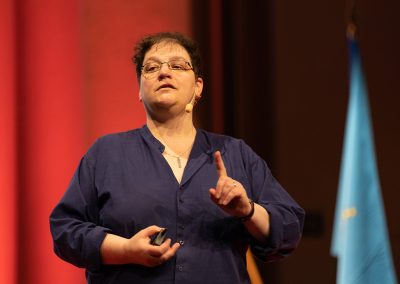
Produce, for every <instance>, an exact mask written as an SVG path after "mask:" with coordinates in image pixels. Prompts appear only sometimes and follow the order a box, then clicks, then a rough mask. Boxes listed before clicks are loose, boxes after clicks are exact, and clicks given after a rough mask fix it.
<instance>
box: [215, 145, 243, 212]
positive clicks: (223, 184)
mask: <svg viewBox="0 0 400 284" xmlns="http://www.w3.org/2000/svg"><path fill="white" fill-rule="evenodd" d="M214 159H215V166H216V170H217V173H218V177H219V178H218V181H217V184H216V186H215V188H210V191H209V192H210V197H211V200H212V201H213V202H214V203H215V204H217V205H218V206H219V207H220V208H222V209H223V210H224V211H225V212H227V213H228V214H230V215H231V216H235V217H244V216H247V215H248V214H249V213H250V211H251V205H250V203H249V198H248V197H247V193H246V190H245V189H244V187H243V185H242V184H241V183H240V182H238V181H236V180H234V179H232V178H230V177H229V176H228V173H227V171H226V168H225V165H224V161H223V160H222V156H221V153H220V152H219V151H216V152H215V153H214Z"/></svg>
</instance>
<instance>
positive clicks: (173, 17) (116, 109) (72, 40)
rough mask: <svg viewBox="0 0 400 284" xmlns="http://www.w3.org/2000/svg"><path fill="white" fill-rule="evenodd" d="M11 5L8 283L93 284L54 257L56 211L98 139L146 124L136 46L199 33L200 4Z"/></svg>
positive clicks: (4, 241)
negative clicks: (150, 38) (168, 33)
mask: <svg viewBox="0 0 400 284" xmlns="http://www.w3.org/2000/svg"><path fill="white" fill-rule="evenodd" d="M1 4H2V7H1V9H0V43H1V49H0V62H1V64H0V80H1V81H0V118H1V120H0V131H1V139H0V188H1V190H2V193H3V194H2V198H1V199H0V221H1V224H2V225H1V227H2V231H1V234H0V246H1V247H0V249H1V251H0V283H11V284H12V283H85V279H84V272H83V270H81V269H78V268H75V267H74V266H72V265H70V264H67V263H65V262H63V261H62V260H60V259H59V258H57V257H56V256H55V254H54V253H53V248H52V241H51V236H50V231H49V222H48V217H49V214H50V212H51V210H52V208H53V207H54V206H55V204H56V202H57V201H58V200H59V199H60V198H61V196H62V194H63V192H64V191H65V189H66V187H67V185H68V182H69V180H70V178H71V177H72V174H73V172H74V170H75V167H76V166H77V164H78V162H79V160H80V158H81V156H82V155H83V154H84V152H85V151H86V149H87V148H88V146H89V145H90V144H92V143H93V142H94V140H95V139H96V138H97V137H98V136H100V135H103V134H105V133H109V132H116V131H124V130H127V129H131V128H134V127H138V126H141V125H142V124H143V123H144V122H145V117H144V111H143V109H142V105H141V104H140V103H139V100H138V85H137V82H136V75H135V72H134V68H133V66H132V64H131V62H130V57H131V56H132V51H133V44H134V42H135V41H136V40H138V39H139V37H141V36H143V35H145V34H149V33H153V32H157V31H165V30H172V31H180V32H184V33H186V34H189V35H190V34H191V28H190V27H191V22H190V15H191V6H190V1H186V0H173V1H172V2H171V1H170V2H168V5H160V2H159V1H157V0H148V1H124V0H116V1H108V0H86V1H79V0H58V1H52V0H19V1H13V0H2V3H1Z"/></svg>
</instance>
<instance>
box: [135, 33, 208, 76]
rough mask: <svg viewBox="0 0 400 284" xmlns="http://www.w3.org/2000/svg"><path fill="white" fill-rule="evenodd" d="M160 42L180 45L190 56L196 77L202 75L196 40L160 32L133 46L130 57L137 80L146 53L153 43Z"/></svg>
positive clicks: (178, 34) (181, 35) (179, 34)
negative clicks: (133, 51) (134, 67)
mask: <svg viewBox="0 0 400 284" xmlns="http://www.w3.org/2000/svg"><path fill="white" fill-rule="evenodd" d="M161 42H170V43H177V44H179V45H180V46H182V47H183V48H184V49H185V50H186V51H187V53H188V54H189V56H190V61H191V64H192V67H193V71H194V74H195V75H196V78H198V77H202V76H203V72H202V66H201V56H200V51H199V49H198V47H197V44H196V42H194V41H193V40H191V39H190V38H188V37H186V36H184V35H183V34H181V33H177V32H161V33H156V34H153V35H149V36H146V37H144V38H142V39H141V40H140V41H139V42H138V43H137V44H136V46H135V55H134V56H133V57H132V61H133V63H135V65H136V75H137V78H138V80H139V82H140V77H141V75H142V65H143V60H144V57H145V55H146V53H147V52H148V51H149V50H150V49H151V48H152V47H153V45H155V44H158V43H161Z"/></svg>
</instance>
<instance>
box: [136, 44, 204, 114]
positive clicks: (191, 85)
mask: <svg viewBox="0 0 400 284" xmlns="http://www.w3.org/2000/svg"><path fill="white" fill-rule="evenodd" d="M175 59H183V60H185V61H186V62H189V64H190V66H192V63H191V61H190V56H189V54H188V53H187V51H186V50H185V49H184V48H183V47H182V46H181V45H179V44H177V43H171V42H161V43H158V44H155V45H153V46H152V48H151V49H150V50H149V51H148V52H147V53H146V55H145V57H144V60H143V65H145V64H147V63H151V62H157V63H163V62H170V61H171V60H175ZM202 88H203V81H202V79H201V78H197V79H196V77H195V74H194V72H193V70H191V69H189V70H186V71H182V70H181V71H177V70H171V69H169V67H168V64H162V65H161V69H160V70H159V71H156V72H155V73H153V74H151V76H145V75H144V74H143V73H142V76H141V80H140V93H139V96H140V98H141V99H142V100H143V103H144V105H145V109H146V112H147V113H148V114H156V113H157V111H165V110H168V111H172V112H174V113H181V112H184V110H185V106H186V104H188V103H190V101H191V100H192V98H193V97H194V96H195V97H196V99H198V98H200V96H201V91H202Z"/></svg>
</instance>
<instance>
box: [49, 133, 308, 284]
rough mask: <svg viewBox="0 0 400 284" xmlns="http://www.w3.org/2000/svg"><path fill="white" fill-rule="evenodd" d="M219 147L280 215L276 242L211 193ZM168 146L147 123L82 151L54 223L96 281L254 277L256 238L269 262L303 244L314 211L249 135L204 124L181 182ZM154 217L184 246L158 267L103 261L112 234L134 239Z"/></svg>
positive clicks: (57, 245)
mask: <svg viewBox="0 0 400 284" xmlns="http://www.w3.org/2000/svg"><path fill="white" fill-rule="evenodd" d="M217 150H219V151H221V154H222V158H223V160H224V163H225V167H226V169H227V172H228V175H229V176H230V177H231V178H233V179H235V180H237V181H239V182H240V183H242V185H243V186H244V188H245V189H246V191H247V194H248V196H249V198H251V199H252V200H254V201H255V202H256V203H258V204H259V205H261V206H263V207H264V208H265V209H266V210H267V211H268V213H269V214H270V235H269V237H268V239H267V240H266V242H263V243H259V242H257V241H256V240H255V239H254V238H253V237H252V236H251V235H250V234H249V233H248V232H247V230H246V229H245V227H244V226H243V224H242V223H241V222H240V220H238V219H237V218H235V217H232V216H229V215H228V214H227V213H225V212H224V211H223V210H221V209H220V208H219V207H218V206H216V205H215V204H214V203H213V202H212V201H211V199H210V196H209V189H210V188H211V187H215V185H216V183H217V180H218V175H217V171H216V167H215V162H214V158H213V153H214V152H215V151H217ZM163 151H164V146H163V144H162V143H160V142H159V141H158V140H157V139H156V138H155V137H154V136H153V135H152V134H151V132H150V131H149V129H148V128H147V126H144V127H142V128H140V129H135V130H132V131H128V132H123V133H117V134H111V135H107V136H104V137H102V138H100V139H98V140H97V141H96V143H94V145H93V146H92V147H91V148H90V149H89V151H88V152H87V153H86V154H85V156H84V157H83V158H82V160H81V162H80V164H79V167H78V169H77V170H76V172H75V174H74V176H73V178H72V180H71V182H70V184H69V186H68V189H67V191H66V192H65V194H64V196H63V197H62V199H61V200H60V202H59V203H58V204H57V206H56V207H55V208H54V210H53V212H52V213H51V216H50V225H51V232H52V236H53V240H54V250H55V253H56V254H57V255H58V256H59V257H61V258H62V259H64V260H66V261H68V262H70V263H72V264H74V265H76V266H78V267H83V268H86V277H87V281H88V283H119V284H124V283H182V284H183V283H184V284H191V283H193V284H195V283H199V284H200V283H201V284H204V283H208V284H212V283H250V280H249V276H248V274H247V270H246V255H245V254H246V249H247V247H248V245H250V247H251V250H252V252H253V254H255V255H256V256H257V257H259V258H260V259H262V260H264V261H270V260H276V259H280V258H282V257H284V256H287V255H288V254H290V253H291V252H292V251H293V250H294V249H295V248H296V246H297V244H298V242H299V240H300V238H301V233H302V228H303V222H304V211H303V209H302V208H301V207H300V206H299V205H298V204H297V203H296V202H295V201H294V200H293V199H292V198H291V197H290V196H289V194H288V193H287V192H286V191H285V190H284V189H283V188H282V187H281V186H280V184H279V183H278V182H277V181H276V179H275V178H274V177H273V176H272V174H271V172H270V170H269V169H268V167H267V165H266V163H265V162H264V160H262V159H261V158H260V157H259V156H257V155H256V154H255V153H254V152H253V151H252V150H251V149H250V147H249V146H248V145H246V144H245V143H244V142H243V141H242V140H239V139H234V138H232V137H228V136H223V135H217V134H212V133H209V132H206V131H203V130H197V134H196V138H195V142H194V145H193V149H192V151H191V153H190V157H189V160H188V163H187V165H186V168H185V170H184V174H183V177H182V181H181V183H180V184H179V183H178V181H177V180H176V178H175V176H174V174H173V172H172V170H171V168H170V166H169V165H168V163H167V161H166V160H165V158H164V157H163V155H162V152H163ZM151 225H157V226H160V227H165V228H168V237H169V238H171V239H172V240H173V242H179V243H180V244H181V247H180V249H179V250H178V251H177V253H176V255H175V257H173V258H172V259H170V260H169V261H167V262H166V263H164V264H162V265H160V266H158V267H155V268H148V267H144V266H141V265H134V264H127V265H103V264H102V262H101V256H100V246H101V243H102V241H103V239H104V237H105V235H106V234H107V233H113V234H116V235H119V236H122V237H125V238H130V237H132V236H133V235H134V234H136V233H137V232H138V231H140V230H142V229H144V228H146V227H148V226H151Z"/></svg>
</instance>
